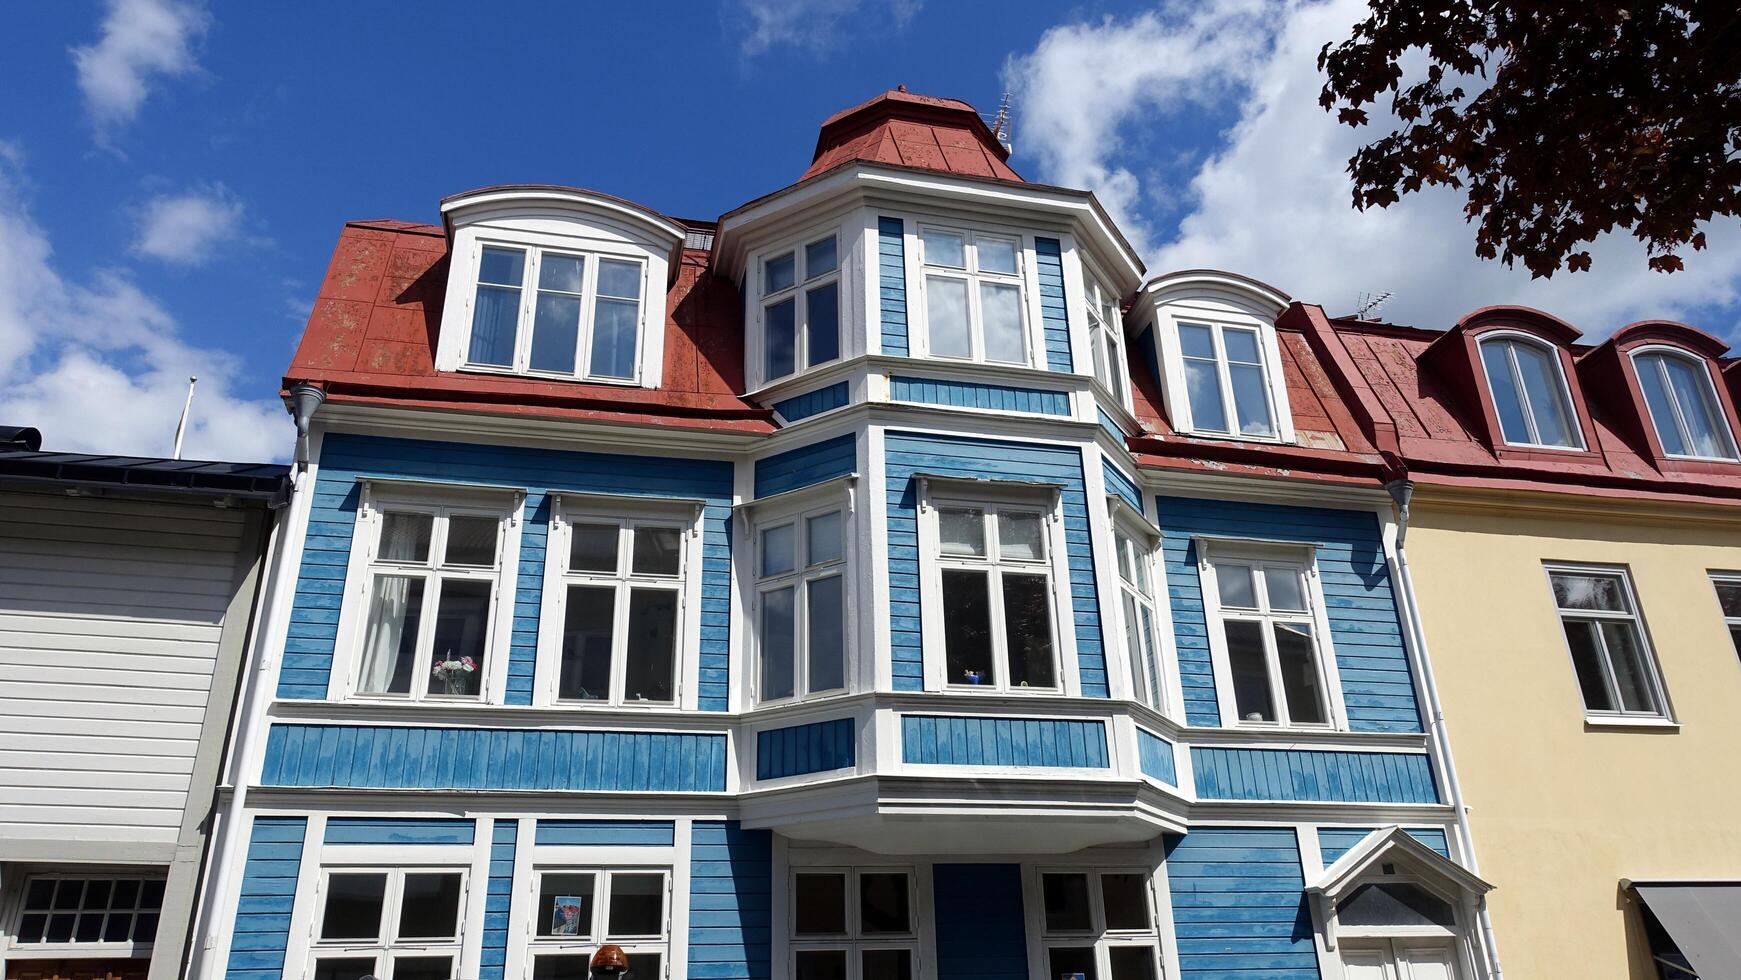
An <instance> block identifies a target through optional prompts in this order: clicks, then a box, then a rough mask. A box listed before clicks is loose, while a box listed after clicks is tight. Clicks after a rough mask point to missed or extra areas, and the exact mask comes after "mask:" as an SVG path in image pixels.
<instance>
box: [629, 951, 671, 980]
mask: <svg viewBox="0 0 1741 980" xmlns="http://www.w3.org/2000/svg"><path fill="white" fill-rule="evenodd" d="M664 961H665V960H664V957H663V956H662V955H660V954H658V953H630V954H629V976H630V977H632V978H633V980H659V978H660V977H662V976H664V975H665V974H664V967H663V964H664Z"/></svg>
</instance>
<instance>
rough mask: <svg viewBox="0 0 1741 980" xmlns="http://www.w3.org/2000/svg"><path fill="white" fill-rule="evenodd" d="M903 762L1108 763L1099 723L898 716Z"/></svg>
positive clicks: (1102, 765) (1098, 766)
mask: <svg viewBox="0 0 1741 980" xmlns="http://www.w3.org/2000/svg"><path fill="white" fill-rule="evenodd" d="M901 761H902V762H907V763H915V764H920V765H934V766H1040V767H1056V768H1070V769H1106V768H1110V767H1111V762H1110V761H1109V759H1108V757H1107V750H1106V725H1105V724H1104V723H1102V722H1099V721H1074V720H1067V719H1059V718H986V717H973V718H967V717H960V716H955V715H902V716H901Z"/></svg>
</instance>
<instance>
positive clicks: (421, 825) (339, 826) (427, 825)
mask: <svg viewBox="0 0 1741 980" xmlns="http://www.w3.org/2000/svg"><path fill="white" fill-rule="evenodd" d="M476 833H477V821H476V820H451V819H442V818H433V819H429V818H422V817H408V818H402V819H401V818H385V817H332V818H330V819H329V820H327V822H326V841H325V842H326V843H328V844H470V843H472V841H473V839H474V836H473V835H475V834H476Z"/></svg>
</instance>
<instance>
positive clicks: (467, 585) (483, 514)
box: [350, 489, 519, 701]
mask: <svg viewBox="0 0 1741 980" xmlns="http://www.w3.org/2000/svg"><path fill="white" fill-rule="evenodd" d="M457 499H458V498H457V497H453V498H449V497H446V496H442V495H438V494H435V493H433V492H432V493H423V492H414V491H411V492H406V493H403V494H398V493H394V492H392V491H386V490H374V489H371V490H369V491H367V503H366V504H365V507H364V512H363V514H361V515H359V521H360V522H362V524H361V526H360V527H359V528H358V532H359V539H360V543H361V544H362V546H363V548H364V550H365V553H364V556H363V561H364V564H363V567H362V569H361V570H360V575H361V586H362V596H361V603H360V606H359V608H360V609H361V610H362V615H361V617H360V621H359V623H358V625H357V628H356V633H355V635H356V637H357V639H356V641H355V643H356V656H355V661H354V666H353V668H352V670H351V673H350V693H351V694H353V695H355V696H359V697H368V698H394V699H404V700H411V701H423V700H446V699H462V700H472V701H475V700H479V699H482V698H484V697H485V695H486V694H487V693H488V691H489V687H490V685H489V680H490V675H491V672H492V669H493V667H494V664H493V659H494V658H495V657H497V656H499V655H500V654H499V652H498V651H500V650H501V649H502V647H503V646H504V643H503V640H504V638H505V634H504V633H502V632H501V630H502V629H503V626H502V623H501V620H502V618H503V617H502V616H501V615H500V611H499V607H500V605H501V601H502V600H501V595H502V578H503V573H504V570H505V569H507V568H508V567H510V564H511V562H512V561H513V559H514V558H515V556H514V555H513V554H511V553H510V552H512V551H513V550H514V549H513V548H512V547H511V544H512V542H513V538H514V537H515V536H514V535H513V534H511V533H510V531H511V525H512V523H513V521H514V519H515V516H514V515H515V514H516V513H517V511H518V509H519V505H518V501H517V500H516V501H514V502H513V503H512V504H510V503H509V502H508V501H507V498H506V495H501V496H497V495H493V494H483V493H480V494H478V495H477V496H476V497H475V500H474V499H468V500H467V502H464V503H459V502H452V501H454V500H457ZM353 567H354V566H353Z"/></svg>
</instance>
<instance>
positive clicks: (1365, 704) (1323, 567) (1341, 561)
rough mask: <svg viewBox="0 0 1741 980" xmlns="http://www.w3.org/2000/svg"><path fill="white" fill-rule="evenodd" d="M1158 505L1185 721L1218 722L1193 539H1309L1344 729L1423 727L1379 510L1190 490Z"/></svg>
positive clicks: (1388, 730) (1374, 730)
mask: <svg viewBox="0 0 1741 980" xmlns="http://www.w3.org/2000/svg"><path fill="white" fill-rule="evenodd" d="M1156 503H1157V505H1158V507H1159V524H1160V527H1161V531H1162V534H1163V540H1162V545H1161V546H1162V550H1163V553H1164V556H1165V559H1166V569H1167V585H1168V593H1169V595H1171V597H1172V608H1173V631H1174V634H1175V635H1176V637H1177V640H1178V650H1179V673H1180V687H1181V690H1182V692H1183V694H1184V698H1185V715H1186V719H1187V720H1188V721H1189V723H1190V724H1193V725H1206V726H1212V727H1213V726H1217V725H1220V724H1221V715H1220V709H1219V708H1218V707H1217V705H1216V700H1215V673H1214V667H1213V666H1212V663H1211V660H1210V654H1209V631H1208V624H1207V621H1206V619H1205V616H1204V612H1203V590H1202V583H1201V581H1200V578H1199V575H1198V572H1197V551H1196V546H1195V545H1194V544H1193V543H1192V540H1191V539H1192V537H1193V536H1196V535H1202V536H1205V537H1215V536H1226V537H1246V538H1265V539H1269V540H1276V541H1298V542H1301V543H1303V544H1310V545H1312V546H1313V547H1314V548H1315V550H1316V552H1317V556H1318V571H1319V578H1320V581H1321V584H1322V586H1323V590H1324V604H1325V614H1326V616H1327V617H1328V619H1329V621H1330V639H1331V643H1332V645H1333V646H1334V647H1335V649H1336V666H1337V669H1338V671H1339V672H1340V673H1341V676H1342V700H1343V702H1344V704H1345V705H1346V706H1347V710H1348V724H1349V727H1351V728H1352V729H1353V730H1355V731H1357V732H1418V731H1420V730H1421V718H1420V711H1419V709H1418V708H1417V706H1416V704H1415V689H1414V682H1413V678H1412V676H1411V674H1410V672H1409V663H1408V652H1407V650H1406V649H1405V648H1404V646H1403V639H1402V626H1401V624H1400V622H1399V620H1398V619H1397V609H1396V601H1395V598H1394V595H1393V593H1392V591H1391V582H1390V567H1389V565H1388V564H1387V563H1386V562H1385V558H1384V549H1383V545H1382V541H1381V538H1380V532H1379V526H1378V517H1377V515H1375V514H1373V513H1372V512H1370V511H1358V510H1334V509H1330V508H1323V507H1288V506H1280V505H1275V504H1254V503H1245V502H1240V501H1230V500H1202V499H1198V498H1193V497H1161V498H1159V499H1158V500H1157V501H1156Z"/></svg>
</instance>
